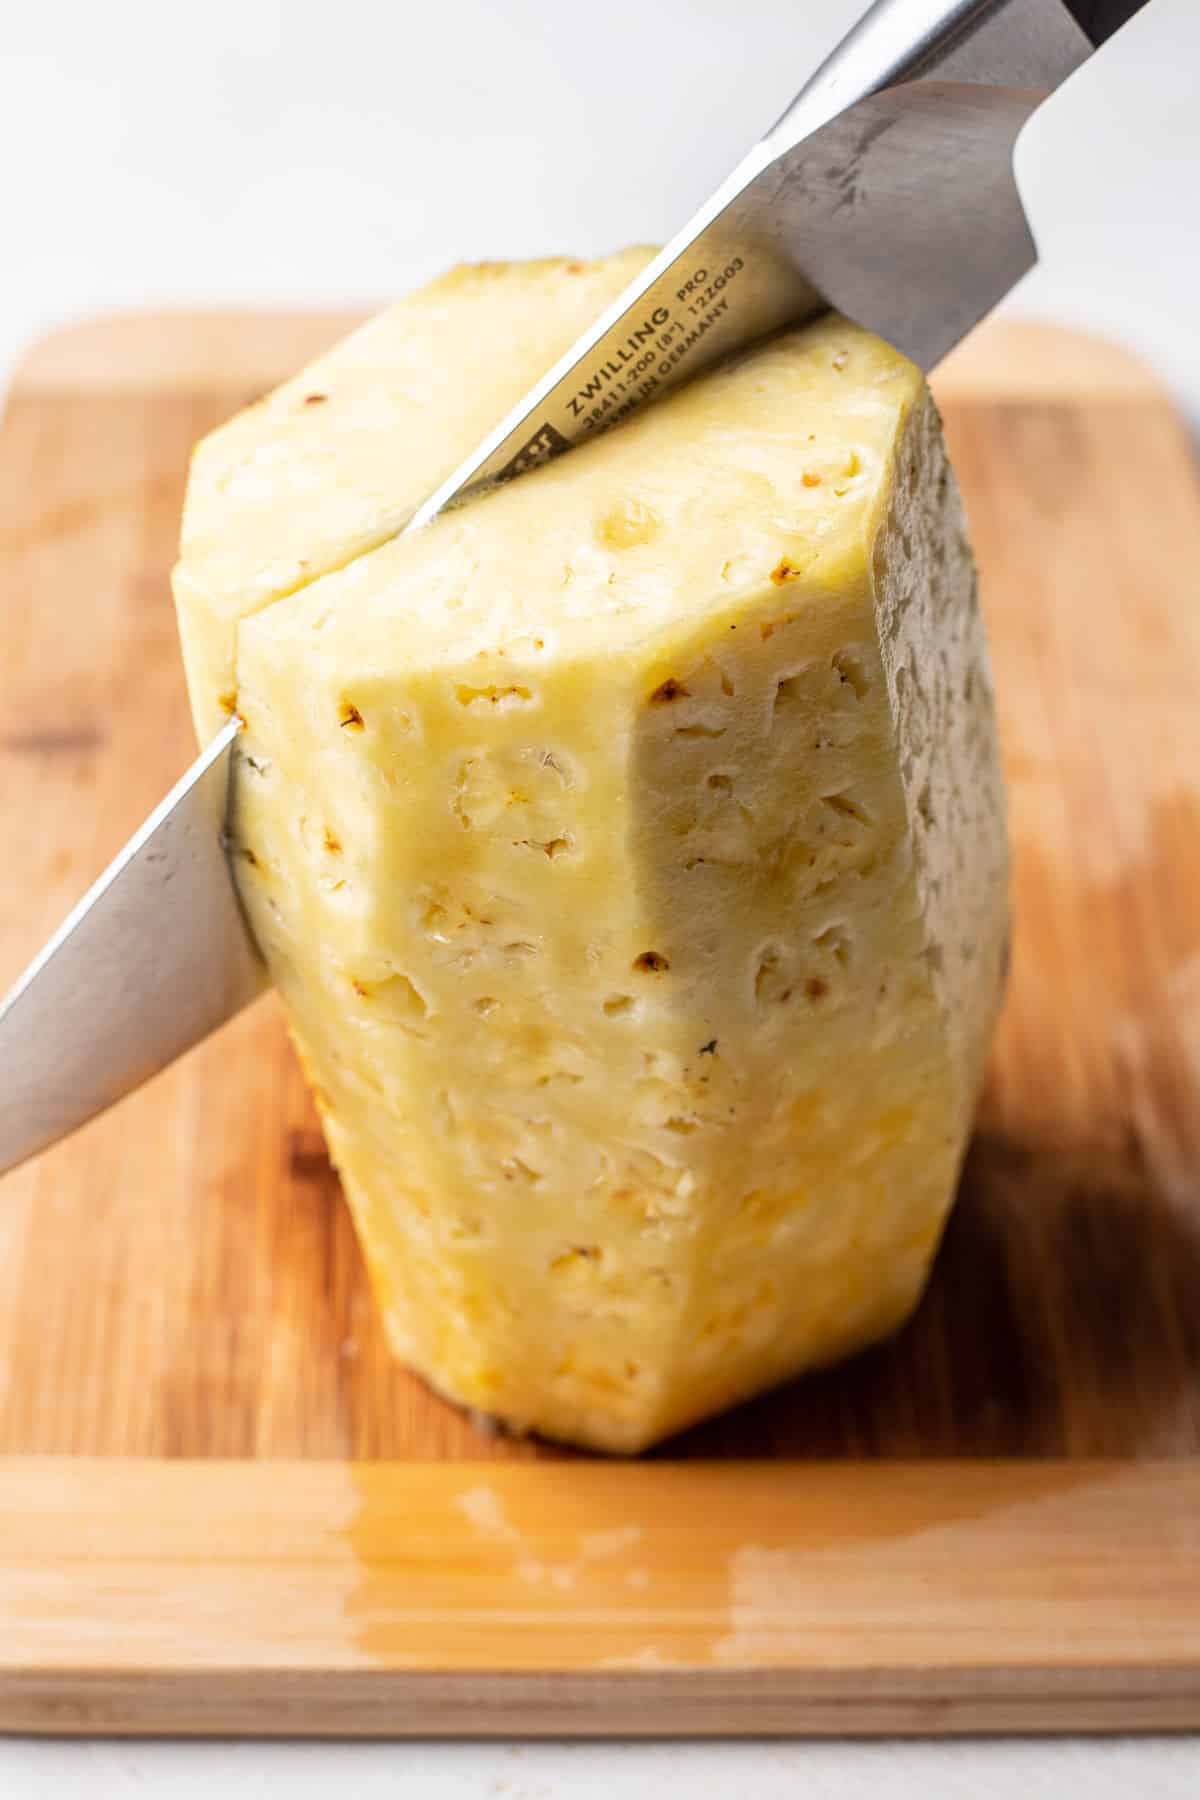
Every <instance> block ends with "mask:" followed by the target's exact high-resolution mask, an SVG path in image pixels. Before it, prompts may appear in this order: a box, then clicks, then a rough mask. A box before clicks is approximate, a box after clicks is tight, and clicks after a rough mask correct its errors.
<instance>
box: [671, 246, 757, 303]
mask: <svg viewBox="0 0 1200 1800" xmlns="http://www.w3.org/2000/svg"><path fill="white" fill-rule="evenodd" d="M745 266H746V265H745V263H744V262H743V261H742V259H741V257H740V256H735V257H734V258H733V260H732V261H731V262H728V263H726V265H725V267H724V268H723V269H722V270H721V272H720V274H718V275H714V276H713V278H712V280H711V281H710V280H709V275H708V270H707V269H697V270H696V272H695V274H694V275H689V276H688V278H687V280H686V281H685V282H684V284H683V286H682V287H681V288H677V289H676V290H675V298H676V300H677V301H678V302H679V303H680V305H681V306H686V307H687V309H688V311H689V312H692V313H701V312H703V311H704V310H705V308H706V307H708V306H711V305H712V303H713V301H714V300H715V299H716V297H717V295H718V294H719V293H720V291H721V289H722V288H723V287H724V286H725V284H726V282H729V281H732V280H733V278H734V276H735V275H737V274H738V273H739V272H740V271H741V270H742V269H744V268H745Z"/></svg>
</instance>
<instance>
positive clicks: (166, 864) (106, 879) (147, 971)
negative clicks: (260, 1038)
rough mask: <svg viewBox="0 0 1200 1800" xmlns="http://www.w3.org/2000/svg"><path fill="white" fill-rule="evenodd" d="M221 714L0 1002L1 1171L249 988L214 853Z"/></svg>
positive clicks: (219, 842)
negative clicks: (215, 732) (206, 741)
mask: <svg viewBox="0 0 1200 1800" xmlns="http://www.w3.org/2000/svg"><path fill="white" fill-rule="evenodd" d="M237 731H238V727H237V724H236V722H231V723H230V724H229V725H228V726H226V728H225V730H224V731H223V732H221V734H220V736H219V737H217V738H215V739H214V740H213V742H212V743H211V744H210V745H209V746H208V749H207V750H206V751H205V752H204V754H203V755H202V756H201V757H199V758H198V759H197V761H196V762H195V763H194V764H193V766H192V768H191V769H189V770H188V772H187V774H186V775H185V776H184V777H183V779H182V781H180V782H178V783H177V785H176V786H175V787H174V788H172V790H171V792H170V793H169V794H168V795H167V797H166V799H165V800H164V801H163V802H162V804H161V805H160V806H158V807H157V808H156V809H155V811H154V812H152V813H151V815H150V817H149V818H148V819H147V820H146V822H145V824H144V825H143V826H142V827H141V829H140V830H139V831H138V832H137V834H136V835H135V836H134V837H132V838H131V839H130V840H129V842H128V843H127V844H126V846H125V848H124V849H123V850H122V851H121V854H120V855H119V856H118V857H117V859H116V861H115V862H113V863H111V864H110V865H109V867H108V868H107V869H106V870H105V872H104V874H103V875H101V877H100V879H99V881H97V882H96V883H95V885H94V886H93V887H92V888H91V889H90V891H89V892H88V893H87V894H85V895H84V897H83V899H82V900H81V901H80V902H79V905H78V906H77V907H76V908H75V910H74V912H73V913H71V915H70V917H69V918H67V919H65V920H64V922H63V924H62V925H61V926H60V928H59V929H58V931H56V932H55V934H54V936H53V937H52V938H51V940H50V942H49V943H48V944H47V945H46V947H45V949H44V950H43V951H42V952H41V954H40V955H39V956H38V957H37V959H36V961H35V962H33V963H32V964H31V965H30V967H29V968H28V969H27V970H26V972H25V974H24V975H23V976H22V977H21V980H20V981H19V982H18V983H17V985H16V987H15V988H13V990H12V992H11V993H10V994H9V995H8V996H7V998H6V999H5V1001H4V1003H3V1005H2V1006H0V1170H2V1169H6V1168H10V1167H11V1166H13V1165H14V1164H16V1163H18V1162H21V1161H23V1160H24V1159H25V1158H26V1157H27V1156H33V1155H35V1154H36V1153H37V1152H38V1151H39V1150H42V1149H44V1148H45V1147H46V1145H47V1144H52V1143H54V1141H55V1139H56V1138H60V1137H64V1136H65V1135H66V1133H67V1132H69V1131H73V1130H74V1129H75V1127H76V1126H77V1125H82V1124H83V1123H84V1122H85V1120H87V1119H90V1118H91V1117H92V1116H93V1115H94V1114H95V1113H98V1112H101V1111H102V1110H103V1109H104V1108H105V1107H106V1106H110V1105H111V1104H112V1102H113V1101H114V1100H119V1099H120V1098H121V1096H122V1095H123V1094H128V1093H130V1092H131V1091H132V1090H133V1089H134V1088H136V1087H138V1086H140V1085H141V1083H142V1082H143V1081H145V1080H146V1079H147V1078H148V1077H149V1076H151V1075H153V1074H155V1073H156V1072H157V1071H158V1070H159V1069H163V1068H166V1066H167V1064H168V1063H171V1062H173V1061H174V1060H175V1058H176V1057H177V1056H179V1055H181V1054H182V1052H183V1051H184V1050H187V1049H189V1048H190V1047H191V1046H192V1045H193V1044H195V1043H198V1042H199V1041H200V1039H201V1038H203V1037H207V1035H208V1033H209V1032H210V1031H212V1030H214V1028H215V1027H216V1026H218V1025H220V1024H222V1023H223V1022H224V1021H225V1020H226V1019H228V1018H230V1017H231V1016H232V1015H233V1014H234V1013H235V1012H237V1011H239V1010H240V1008H241V1007H243V1006H244V1005H245V1004H246V1002H247V1001H248V1000H251V999H253V998H254V996H255V995H256V994H258V993H261V991H262V989H263V987H264V986H265V983H266V971H265V968H264V966H263V962H262V959H261V957H260V956H259V954H258V952H257V950H256V949H255V948H254V944H253V941H252V939H251V937H250V933H249V931H248V930H247V928H246V923H245V920H244V918H243V917H242V911H241V907H240V905H239V903H238V899H237V892H236V889H235V888H234V885H233V882H232V881H231V880H230V875H229V865H228V863H227V861H226V857H225V848H224V841H223V825H224V817H225V802H226V794H227V791H228V785H229V751H230V747H231V745H232V744H233V741H234V738H235V737H236V736H237Z"/></svg>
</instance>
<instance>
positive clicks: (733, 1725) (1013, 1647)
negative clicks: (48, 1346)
mask: <svg viewBox="0 0 1200 1800" xmlns="http://www.w3.org/2000/svg"><path fill="white" fill-rule="evenodd" d="M64 1467H66V1468H68V1469H71V1467H72V1466H71V1465H70V1464H66V1465H64V1464H63V1463H60V1462H55V1461H50V1462H38V1461H30V1462H19V1463H17V1464H15V1465H11V1466H10V1469H9V1472H8V1475H7V1479H6V1480H5V1482H4V1484H3V1487H2V1488H0V1607H2V1608H3V1613H4V1616H5V1618H6V1619H10V1620H11V1619H17V1620H19V1622H20V1629H19V1630H18V1631H16V1632H14V1631H12V1630H11V1629H10V1630H7V1631H5V1632H4V1633H3V1634H0V1728H7V1729H9V1730H35V1731H46V1730H53V1731H86V1732H106V1731H125V1730H128V1729H129V1728H130V1722H131V1720H132V1721H134V1722H135V1724H136V1728H137V1729H139V1730H141V1731H158V1732H239V1731H242V1732H244V1731H258V1732H261V1731H267V1730H272V1731H287V1732H288V1733H289V1734H294V1735H314V1734H328V1733H333V1732H337V1733H344V1734H347V1735H386V1736H427V1735H431V1734H434V1733H441V1732H462V1731H464V1730H466V1731H469V1732H470V1733H471V1734H472V1735H481V1734H484V1733H488V1732H512V1731H518V1732H521V1733H524V1734H526V1735H541V1736H549V1735H560V1734H564V1733H588V1734H591V1735H595V1734H597V1733H609V1734H611V1733H620V1734H621V1735H648V1734H672V1735H680V1734H685V1733H686V1734H692V1735H713V1734H715V1733H728V1732H730V1731H741V1732H754V1733H784V1734H788V1735H795V1734H798V1733H805V1732H831V1731H836V1732H850V1731H852V1732H856V1733H857V1732H864V1731H865V1732H898V1731H915V1732H923V1733H928V1732H939V1733H945V1732H961V1731H1002V1730H1007V1729H1013V1728H1020V1729H1023V1730H1031V1729H1047V1728H1050V1729H1064V1728H1070V1729H1081V1730H1082V1729H1089V1730H1096V1729H1098V1730H1117V1729H1132V1728H1137V1727H1151V1726H1154V1727H1159V1728H1167V1727H1172V1726H1180V1725H1186V1724H1194V1723H1195V1722H1196V1719H1197V1717H1198V1716H1200V1656H1198V1652H1200V1470H1198V1469H1197V1468H1196V1467H1195V1466H1194V1465H1187V1464H1182V1463H1176V1464H1165V1465H1163V1464H1159V1465H1155V1464H1136V1463H1127V1464H1123V1465H1114V1464H1095V1463H1088V1462H1054V1463H1038V1462H1028V1463H1023V1464H1022V1463H1008V1464H992V1463H987V1462H975V1463H967V1464H950V1465H945V1464H937V1463H927V1464H921V1465H911V1464H910V1465H899V1466H896V1467H885V1466H884V1465H883V1464H880V1463H874V1464H853V1463H840V1464H837V1463H825V1464H820V1463H818V1464H813V1465H811V1466H810V1467H807V1468H800V1467H797V1466H792V1467H790V1468H789V1467H786V1466H785V1467H780V1466H779V1465H778V1464H774V1463H741V1464H738V1463H724V1464H721V1463H707V1464H689V1463H674V1464H647V1463H643V1464H640V1465H624V1466H623V1465H620V1464H614V1463H609V1464H603V1463H596V1464H592V1465H590V1466H586V1467H571V1466H568V1465H564V1464H557V1465H546V1466H543V1467H537V1466H534V1465H528V1464H526V1465H524V1466H522V1465H511V1464H510V1465H507V1466H505V1465H492V1466H484V1467H483V1468H479V1467H472V1466H471V1465H469V1464H461V1463H457V1464H455V1463H448V1464H440V1465H429V1464H425V1465H420V1464H411V1463H408V1464H392V1465H388V1464H374V1465H358V1466H357V1467H355V1466H353V1465H339V1464H336V1463H320V1462H309V1463H291V1464H286V1463H285V1464H272V1463H261V1462H260V1463H241V1464H238V1463H232V1464H231V1463H221V1462H213V1461H210V1462H207V1463H200V1464H183V1463H169V1462H151V1463H144V1462H138V1461H125V1462H102V1463H88V1462H84V1463H82V1464H81V1465H78V1466H77V1467H75V1468H74V1469H73V1470H72V1473H71V1475H70V1476H68V1477H65V1478H64V1473H63V1470H64ZM83 1487H86V1491H87V1494H88V1505H87V1507H86V1509H85V1510H81V1509H80V1506H79V1493H80V1491H81V1489H82V1488H83ZM131 1518H136V1520H137V1521H138V1529H137V1534H136V1542H134V1541H132V1540H131V1532H130V1520H131ZM201 1519H203V1520H204V1522H205V1529H204V1531H203V1533H201V1532H199V1531H198V1529H197V1526H198V1521H199V1520H201ZM1118 1544H1119V1545H1120V1549H1121V1554H1120V1555H1119V1556H1114V1555H1113V1547H1114V1545H1118ZM97 1621H103V1622H104V1626H105V1629H104V1630H103V1632H102V1633H99V1632H98V1631H97Z"/></svg>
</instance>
